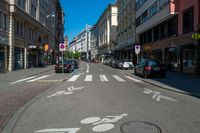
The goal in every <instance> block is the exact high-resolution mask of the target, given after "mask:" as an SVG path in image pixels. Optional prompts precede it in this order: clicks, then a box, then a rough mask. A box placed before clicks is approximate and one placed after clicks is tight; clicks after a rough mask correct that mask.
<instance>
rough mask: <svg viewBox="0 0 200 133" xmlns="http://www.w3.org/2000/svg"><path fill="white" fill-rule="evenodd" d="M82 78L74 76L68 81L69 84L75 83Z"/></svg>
mask: <svg viewBox="0 0 200 133" xmlns="http://www.w3.org/2000/svg"><path fill="white" fill-rule="evenodd" d="M79 77H80V75H74V76H72V77H71V78H70V79H69V80H67V81H68V82H75V81H76V80H77V79H78V78H79Z"/></svg>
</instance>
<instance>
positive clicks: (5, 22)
mask: <svg viewBox="0 0 200 133" xmlns="http://www.w3.org/2000/svg"><path fill="white" fill-rule="evenodd" d="M3 29H4V30H7V15H6V14H4V15H3Z"/></svg>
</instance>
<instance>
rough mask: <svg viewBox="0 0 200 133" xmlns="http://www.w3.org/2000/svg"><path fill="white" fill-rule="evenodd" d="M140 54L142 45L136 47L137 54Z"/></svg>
mask: <svg viewBox="0 0 200 133" xmlns="http://www.w3.org/2000/svg"><path fill="white" fill-rule="evenodd" d="M139 53H140V45H135V54H139Z"/></svg>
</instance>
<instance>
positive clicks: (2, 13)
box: [0, 0, 9, 72]
mask: <svg viewBox="0 0 200 133" xmlns="http://www.w3.org/2000/svg"><path fill="white" fill-rule="evenodd" d="M8 18H9V2H8V1H7V0H1V1H0V72H2V71H5V70H6V69H7V66H8V61H9V60H8V56H9V45H8V40H9V25H8V20H9V19H8Z"/></svg>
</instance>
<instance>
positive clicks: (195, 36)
mask: <svg viewBox="0 0 200 133" xmlns="http://www.w3.org/2000/svg"><path fill="white" fill-rule="evenodd" d="M192 38H193V39H195V40H198V39H200V34H199V33H194V34H192Z"/></svg>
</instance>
